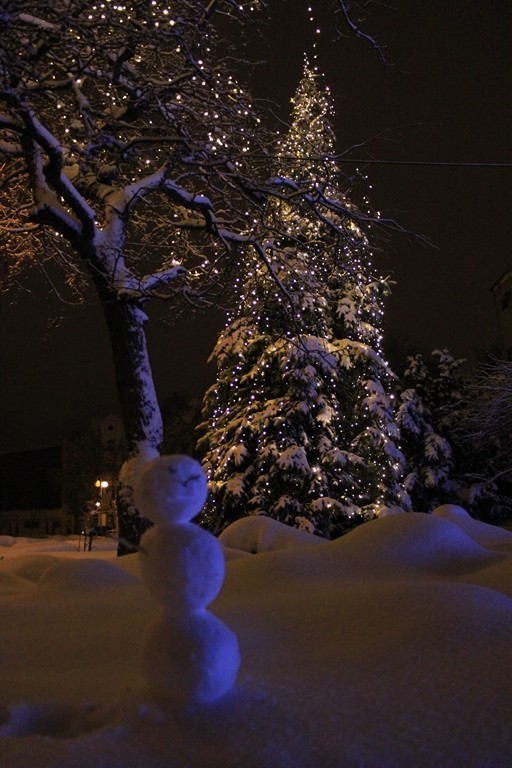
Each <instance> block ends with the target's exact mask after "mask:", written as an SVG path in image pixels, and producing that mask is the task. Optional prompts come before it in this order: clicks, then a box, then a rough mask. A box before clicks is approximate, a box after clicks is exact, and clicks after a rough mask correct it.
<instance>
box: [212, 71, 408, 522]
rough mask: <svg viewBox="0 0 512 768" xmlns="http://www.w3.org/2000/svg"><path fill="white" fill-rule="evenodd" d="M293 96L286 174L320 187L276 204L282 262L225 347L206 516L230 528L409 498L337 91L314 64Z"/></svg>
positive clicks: (255, 281)
mask: <svg viewBox="0 0 512 768" xmlns="http://www.w3.org/2000/svg"><path fill="white" fill-rule="evenodd" d="M292 103H293V122H292V127H291V129H290V132H289V134H288V136H287V137H286V138H285V139H284V140H283V141H282V142H281V143H280V148H279V157H280V168H279V169H278V172H279V174H281V175H282V176H283V177H286V178H288V179H291V180H293V183H290V195H292V196H293V194H294V190H295V189H297V190H299V189H300V190H301V192H302V193H303V192H304V190H305V189H307V190H308V194H306V195H303V197H302V203H301V204H300V205H298V206H293V207H292V206H291V205H290V204H289V202H288V200H287V198H286V197H285V196H284V197H283V199H281V200H279V201H272V203H270V204H269V206H268V210H267V215H266V224H267V226H268V231H269V234H270V235H271V233H272V232H273V231H276V230H279V231H280V232H284V233H285V234H284V235H282V236H281V237H279V238H274V239H273V238H272V237H271V236H270V237H269V239H268V240H267V251H266V258H267V262H268V265H269V266H270V267H271V269H270V271H269V270H268V269H264V267H263V266H261V264H260V265H256V264H255V265H254V267H253V269H252V271H250V272H249V273H248V274H247V275H246V277H245V282H244V288H243V291H242V295H241V296H240V300H239V304H238V307H237V308H236V310H235V312H234V315H233V318H232V319H231V321H230V322H229V324H228V326H227V327H226V329H225V330H224V331H223V333H221V335H220V338H219V340H218V343H217V345H216V347H215V350H214V352H213V355H212V359H214V360H215V361H216V364H217V367H218V381H217V383H216V384H215V385H214V386H213V387H212V388H211V389H210V390H209V392H208V393H207V395H206V398H205V409H204V413H205V417H206V422H205V427H206V434H205V437H204V438H203V439H202V441H201V443H202V448H203V452H204V453H205V460H204V463H205V467H206V469H207V471H208V473H209V477H210V487H211V496H210V503H209V507H208V509H207V512H206V518H205V522H206V523H207V524H208V525H209V526H211V527H212V528H213V529H215V530H220V529H222V528H223V527H224V526H225V525H227V524H228V523H230V522H232V521H233V520H236V519H237V518H239V517H243V516H245V515H248V514H264V515H269V516H271V517H273V518H276V519H278V520H280V521H282V522H284V523H287V524H289V525H292V526H296V527H299V528H302V529H305V530H308V531H310V532H312V533H317V534H320V535H323V536H338V535H340V534H341V533H343V532H344V531H345V530H346V529H347V528H349V527H351V526H353V525H354V524H355V523H356V522H359V521H362V520H364V519H366V518H367V517H369V516H371V515H372V514H373V513H374V512H375V510H376V508H377V507H379V506H383V505H384V506H385V505H394V504H398V503H401V502H404V499H403V492H402V490H401V488H400V485H399V483H398V476H399V471H400V466H401V462H402V455H401V453H400V451H399V450H398V448H397V446H396V439H397V436H398V430H397V427H396V424H395V422H394V418H393V408H392V403H391V399H390V396H388V394H387V391H388V389H389V388H390V387H389V385H390V381H391V374H390V372H389V370H388V368H387V365H386V363H385V362H384V360H383V357H382V354H381V347H380V345H381V324H382V314H383V310H382V300H383V297H384V295H385V294H386V293H387V290H388V289H387V284H386V281H385V280H384V279H382V278H381V277H380V276H378V275H377V274H376V273H375V272H374V271H373V268H372V266H371V251H370V247H369V243H368V239H367V236H366V235H365V233H364V232H363V231H362V229H361V226H360V225H359V224H358V223H356V219H357V221H360V220H361V215H360V212H359V211H356V208H355V207H354V206H353V205H352V204H351V203H350V201H349V199H348V197H347V193H346V191H344V189H343V186H344V185H346V182H345V181H344V178H343V176H342V174H341V172H340V169H339V168H338V166H337V163H336V161H335V159H334V143H335V137H334V133H333V129H332V117H333V114H332V107H331V101H330V96H329V91H328V89H326V88H325V89H324V88H321V87H320V85H319V84H318V74H317V72H316V71H315V70H314V69H313V68H311V67H309V65H307V64H306V66H305V70H304V76H303V79H302V81H301V83H300V85H299V88H298V90H297V92H296V94H295V97H294V99H292ZM329 201H332V202H333V206H332V208H331V206H330V205H329ZM335 201H336V205H334V202H335ZM340 201H342V203H343V205H342V207H343V209H344V210H345V211H346V212H347V213H346V215H345V216H342V215H341V214H340V204H339V203H340ZM351 211H353V212H354V215H353V216H351V215H350V212H351ZM356 214H357V215H356ZM278 222H279V226H277V223H278ZM327 222H328V223H329V226H327ZM333 223H334V224H335V225H336V226H335V227H333V226H332V225H333Z"/></svg>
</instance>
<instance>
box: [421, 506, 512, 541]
mask: <svg viewBox="0 0 512 768" xmlns="http://www.w3.org/2000/svg"><path fill="white" fill-rule="evenodd" d="M432 514H433V515H434V517H440V518H442V519H443V520H451V521H452V522H453V523H455V524H456V525H458V526H459V528H460V529H461V530H463V531H464V533H466V534H467V535H468V536H469V537H470V538H472V539H473V540H474V541H476V542H478V544H481V545H482V546H483V547H489V548H490V549H496V550H503V551H510V550H512V531H507V530H505V529H504V528H498V527H497V526H495V525H489V524H488V523H482V522H481V521H480V520H475V519H474V518H473V517H471V515H469V514H468V513H467V512H466V510H465V509H463V508H462V507H458V506H457V505H456V504H442V505H441V506H440V507H437V508H436V509H434V511H433V512H432Z"/></svg>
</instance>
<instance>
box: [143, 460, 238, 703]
mask: <svg viewBox="0 0 512 768" xmlns="http://www.w3.org/2000/svg"><path fill="white" fill-rule="evenodd" d="M206 496H207V485H206V477H205V474H204V472H203V469H202V467H201V465H200V464H199V463H198V462H197V461H195V460H194V459H192V458H191V457H189V456H181V455H176V456H161V457H158V458H156V459H153V460H152V461H150V462H149V463H148V464H146V465H145V467H144V468H143V470H142V472H141V474H140V477H139V479H138V482H137V484H136V487H135V504H136V506H137V508H138V509H139V511H140V513H141V514H142V515H143V516H144V517H146V518H148V520H151V521H152V522H153V523H154V527H153V528H150V529H149V530H148V531H146V533H144V535H143V536H142V539H141V543H140V548H139V551H140V566H141V574H142V578H143V580H144V582H145V583H146V585H147V587H148V589H149V591H150V593H151V594H152V595H153V597H154V599H155V600H156V601H157V602H158V603H159V604H160V605H161V607H162V609H161V612H160V614H159V616H158V617H157V618H156V621H155V622H154V624H153V625H152V626H151V627H150V629H149V632H148V635H147V637H146V641H145V645H144V648H143V658H142V665H143V673H144V677H145V679H146V681H147V683H148V685H149V687H150V689H151V690H152V692H153V694H154V695H155V697H156V698H158V699H164V700H174V701H177V702H181V703H207V702H210V701H214V700H215V699H218V698H220V697H221V696H223V695H224V694H225V693H227V692H228V691H229V690H230V688H231V687H232V686H233V683H234V682H235V679H236V675H237V672H238V667H239V665H240V654H239V649H238V641H237V638H236V635H235V634H234V632H232V631H231V630H230V629H229V628H228V627H227V626H226V625H225V624H223V622H222V621H220V620H219V619H218V618H217V617H216V616H214V615H213V614H212V613H210V612H209V611H208V610H207V609H206V608H207V606H208V605H209V604H210V603H211V602H212V601H213V600H214V598H215V597H216V596H217V595H218V593H219V591H220V589H221V586H222V583H223V580H224V575H225V562H224V554H223V550H222V545H221V544H220V543H219V542H218V541H217V539H216V538H215V537H214V536H212V534H211V533H208V532H207V531H205V530H203V529H202V528H200V527H199V526H197V525H195V524H194V523H191V522H190V521H191V519H192V518H193V517H194V516H195V515H197V514H198V512H200V511H201V509H202V507H203V505H204V502H205V501H206Z"/></svg>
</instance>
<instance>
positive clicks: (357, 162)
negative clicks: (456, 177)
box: [336, 155, 512, 168]
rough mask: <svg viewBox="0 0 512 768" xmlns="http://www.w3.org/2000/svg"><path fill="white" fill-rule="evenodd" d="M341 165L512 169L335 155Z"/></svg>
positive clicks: (501, 165)
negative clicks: (364, 158)
mask: <svg viewBox="0 0 512 768" xmlns="http://www.w3.org/2000/svg"><path fill="white" fill-rule="evenodd" d="M336 159H337V160H339V161H340V162H341V163H353V164H355V165H427V166H447V167H451V168H512V163H456V162H449V161H446V162H445V161H442V160H353V159H352V158H347V157H344V156H343V155H336Z"/></svg>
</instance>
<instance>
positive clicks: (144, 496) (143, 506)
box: [134, 455, 208, 525]
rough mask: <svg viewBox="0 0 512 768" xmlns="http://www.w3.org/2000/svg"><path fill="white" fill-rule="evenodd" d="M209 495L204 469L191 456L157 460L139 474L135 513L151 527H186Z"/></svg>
mask: <svg viewBox="0 0 512 768" xmlns="http://www.w3.org/2000/svg"><path fill="white" fill-rule="evenodd" d="M207 494H208V490H207V484H206V475H205V473H204V472H203V468H202V467H201V465H200V464H199V462H197V461H196V460H195V459H192V458H191V457H190V456H181V455H175V456H159V457H158V458H156V459H153V460H152V461H150V462H148V464H146V466H145V467H144V469H143V470H142V472H141V474H140V476H139V478H138V480H137V483H136V486H135V489H134V500H135V504H136V506H137V509H138V510H139V512H140V513H141V515H143V516H144V517H147V518H148V520H151V521H152V522H153V523H164V524H165V523H167V524H171V525H172V524H173V523H186V522H188V521H189V520H191V519H192V518H193V517H194V516H195V515H197V514H198V512H200V511H201V509H202V508H203V505H204V503H205V501H206V496H207Z"/></svg>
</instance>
